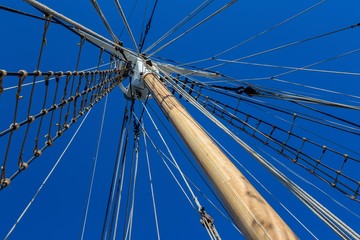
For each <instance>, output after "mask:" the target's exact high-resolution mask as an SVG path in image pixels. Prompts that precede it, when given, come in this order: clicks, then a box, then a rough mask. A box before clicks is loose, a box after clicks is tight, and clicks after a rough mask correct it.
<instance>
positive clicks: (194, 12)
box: [144, 0, 214, 53]
mask: <svg viewBox="0 0 360 240" xmlns="http://www.w3.org/2000/svg"><path fill="white" fill-rule="evenodd" d="M212 2H214V0H205V1H204V2H203V3H202V4H200V5H199V6H198V7H197V8H196V9H195V10H194V11H192V12H191V13H190V14H189V15H187V16H186V17H185V18H183V19H182V20H181V21H180V22H179V23H178V24H176V25H175V26H174V27H172V28H171V29H170V30H169V31H168V32H166V33H165V34H164V35H163V36H162V37H160V38H159V39H158V40H157V41H155V42H154V43H153V44H152V45H151V46H149V47H148V48H147V49H145V51H144V53H147V52H149V51H150V50H151V49H153V48H154V47H156V46H157V45H158V44H159V43H160V42H162V41H163V40H164V39H165V38H167V37H168V36H169V35H170V34H172V33H174V32H175V31H177V30H178V29H179V28H181V27H182V26H183V25H184V24H185V23H187V22H188V21H190V20H191V19H192V18H193V17H195V16H196V15H197V14H198V13H200V12H201V11H202V10H204V9H205V8H206V7H207V6H209V5H210V4H211V3H212Z"/></svg>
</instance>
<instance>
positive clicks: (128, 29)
mask: <svg viewBox="0 0 360 240" xmlns="http://www.w3.org/2000/svg"><path fill="white" fill-rule="evenodd" d="M114 1H115V5H116V7H117V9H118V11H119V13H120V15H121V18H122V20H123V22H124V24H125V27H126V29H127V31H128V33H129V35H130V38H131V40H132V42H133V44H134V47H135V49H136V51H137V52H138V53H139V48H138V45H137V44H136V40H135V37H134V34H133V33H132V31H131V28H130V25H129V23H128V21H127V19H126V16H125V13H124V11H123V9H122V8H121V4H120V2H119V0H114Z"/></svg>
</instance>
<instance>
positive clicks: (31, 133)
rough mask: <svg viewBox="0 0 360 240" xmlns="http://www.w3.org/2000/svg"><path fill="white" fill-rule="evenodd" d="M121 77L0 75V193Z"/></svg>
mask: <svg viewBox="0 0 360 240" xmlns="http://www.w3.org/2000/svg"><path fill="white" fill-rule="evenodd" d="M125 73H126V70H124V69H122V70H119V69H116V68H114V69H111V70H94V71H66V72H61V71H59V72H46V73H44V74H43V73H41V72H40V71H35V72H33V73H28V72H26V71H24V70H20V71H19V72H17V73H13V72H9V73H7V72H6V71H5V70H0V76H1V80H2V84H3V86H5V87H3V91H2V93H1V95H2V97H4V98H6V99H7V101H6V102H5V101H0V106H1V109H2V110H3V111H6V112H8V113H9V114H6V115H3V116H2V121H1V126H0V127H1V130H0V137H1V142H2V146H5V147H4V148H1V158H2V163H1V164H2V165H1V189H2V188H4V187H6V186H8V185H9V184H10V182H11V180H12V179H13V178H15V177H16V176H17V175H18V174H19V173H20V172H22V171H23V170H25V169H27V167H28V165H29V164H30V163H31V162H32V161H34V160H35V159H36V158H38V157H40V156H41V155H42V152H43V151H44V150H46V149H47V148H48V147H50V146H52V145H53V144H54V142H55V141H56V140H57V139H58V138H59V137H61V136H63V134H64V133H65V132H66V131H67V130H68V129H69V128H70V126H71V125H73V124H75V123H76V122H77V120H78V119H79V118H81V117H82V116H83V115H84V114H85V113H86V112H88V111H89V110H90V109H91V108H92V107H93V106H94V105H95V104H96V103H98V102H99V101H100V100H101V99H102V98H103V97H105V96H106V95H107V94H109V93H110V92H111V91H112V90H113V89H114V88H115V87H116V86H117V85H118V83H119V82H121V81H122V80H123V78H124V76H125ZM38 79H39V80H38ZM16 81H17V85H16V86H14V87H12V86H11V84H13V83H15V82H16ZM6 86H10V87H6ZM29 86H33V87H34V90H33V91H32V90H31V89H32V88H31V87H29ZM10 113H12V114H10ZM30 146H31V147H30Z"/></svg>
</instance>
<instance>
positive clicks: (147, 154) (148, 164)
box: [141, 121, 160, 240]
mask: <svg viewBox="0 0 360 240" xmlns="http://www.w3.org/2000/svg"><path fill="white" fill-rule="evenodd" d="M141 124H142V125H141V128H142V129H145V126H144V121H142V123H141ZM143 133H144V135H143V138H144V145H145V155H146V163H147V167H148V175H149V182H150V190H151V199H152V205H153V210H154V218H155V226H156V234H157V239H158V240H160V230H159V221H158V216H157V210H156V201H155V194H154V186H153V180H152V174H151V168H150V159H149V152H148V147H147V141H146V136H145V131H143Z"/></svg>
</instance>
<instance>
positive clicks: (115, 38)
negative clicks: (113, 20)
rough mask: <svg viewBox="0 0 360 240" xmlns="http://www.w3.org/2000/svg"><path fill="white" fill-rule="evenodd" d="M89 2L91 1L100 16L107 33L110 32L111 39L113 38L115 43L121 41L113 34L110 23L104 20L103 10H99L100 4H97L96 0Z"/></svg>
mask: <svg viewBox="0 0 360 240" xmlns="http://www.w3.org/2000/svg"><path fill="white" fill-rule="evenodd" d="M91 3H92V5H93V6H94V8H95V10H96V12H97V14H98V15H99V16H100V18H101V20H102V22H103V23H104V25H105V27H106V29H107V30H108V31H109V33H110V35H111V37H112V39H113V40H114V42H116V43H121V42H120V40H119V39H118V38H117V37H116V35H115V34H114V32H113V30H112V29H111V27H110V24H109V22H108V21H107V20H106V18H105V15H104V14H103V12H102V11H101V9H100V6H99V4H98V3H97V1H96V0H91Z"/></svg>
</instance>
